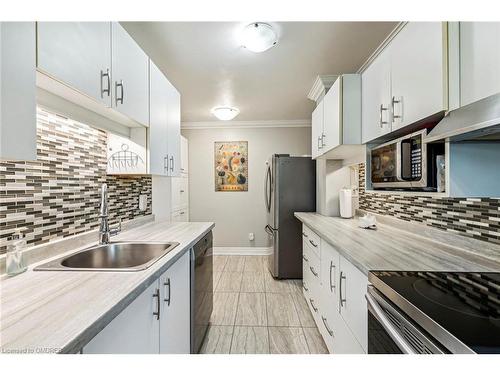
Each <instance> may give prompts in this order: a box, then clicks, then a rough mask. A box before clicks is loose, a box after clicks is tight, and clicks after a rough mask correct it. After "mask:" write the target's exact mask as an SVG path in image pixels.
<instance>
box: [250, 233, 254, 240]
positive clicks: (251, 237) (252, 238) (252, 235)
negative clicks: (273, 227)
mask: <svg viewBox="0 0 500 375" xmlns="http://www.w3.org/2000/svg"><path fill="white" fill-rule="evenodd" d="M248 239H249V240H250V241H253V240H255V234H253V233H248Z"/></svg>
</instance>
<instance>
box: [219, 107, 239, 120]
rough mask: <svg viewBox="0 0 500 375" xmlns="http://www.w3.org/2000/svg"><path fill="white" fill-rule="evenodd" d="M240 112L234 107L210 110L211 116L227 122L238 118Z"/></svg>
mask: <svg viewBox="0 0 500 375" xmlns="http://www.w3.org/2000/svg"><path fill="white" fill-rule="evenodd" d="M239 113H240V110H239V109H238V108H234V107H215V108H212V114H213V115H214V116H215V117H217V118H218V119H219V120H222V121H229V120H232V119H233V118H235V117H236V116H238V115H239Z"/></svg>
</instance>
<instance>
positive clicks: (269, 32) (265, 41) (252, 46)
mask: <svg viewBox="0 0 500 375" xmlns="http://www.w3.org/2000/svg"><path fill="white" fill-rule="evenodd" d="M240 43H241V45H242V46H243V47H245V48H247V49H249V50H250V51H252V52H264V51H266V50H268V49H269V48H271V47H272V46H274V45H276V43H278V34H276V32H275V31H274V29H273V27H272V26H271V25H268V24H267V23H262V22H254V23H251V24H250V25H247V26H246V27H245V28H244V29H243V30H242V31H241V34H240Z"/></svg>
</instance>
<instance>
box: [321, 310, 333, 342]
mask: <svg viewBox="0 0 500 375" xmlns="http://www.w3.org/2000/svg"><path fill="white" fill-rule="evenodd" d="M321 320H322V321H323V325H324V326H325V328H326V331H327V332H328V334H329V335H330V336H332V337H333V331H332V330H331V329H330V327H328V324H327V322H326V318H325V317H324V316H323V315H321Z"/></svg>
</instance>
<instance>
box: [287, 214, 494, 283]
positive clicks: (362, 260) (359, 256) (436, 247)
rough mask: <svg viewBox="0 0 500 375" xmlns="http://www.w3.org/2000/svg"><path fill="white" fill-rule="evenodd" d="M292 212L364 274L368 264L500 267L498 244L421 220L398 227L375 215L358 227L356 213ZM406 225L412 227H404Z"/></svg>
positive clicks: (413, 268)
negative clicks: (373, 221)
mask: <svg viewBox="0 0 500 375" xmlns="http://www.w3.org/2000/svg"><path fill="white" fill-rule="evenodd" d="M295 216H296V217H297V218H298V219H299V220H300V221H302V222H303V223H304V224H305V225H307V226H308V227H309V228H310V229H312V230H313V231H314V232H316V234H318V235H319V236H320V237H321V238H322V239H324V240H325V241H326V242H328V243H329V244H330V245H332V246H333V247H334V248H335V249H337V250H338V251H339V253H340V254H341V255H342V256H344V257H345V258H346V259H347V260H349V261H350V262H351V263H352V264H354V265H355V266H356V267H357V268H358V269H359V270H361V271H362V272H363V273H364V274H368V272H369V271H370V270H385V271H478V272H479V271H494V272H500V246H498V245H493V244H488V243H485V242H483V241H478V240H473V239H468V238H464V237H463V236H459V235H455V234H453V235H452V234H448V233H446V232H443V231H438V230H437V229H429V228H425V227H424V226H422V225H420V224H415V225H410V224H407V223H404V224H402V226H406V228H402V227H397V226H394V225H389V224H388V223H383V222H380V221H379V223H378V224H377V230H371V229H363V228H360V227H358V220H357V219H356V218H355V219H343V218H340V217H328V216H323V215H320V214H317V213H303V212H297V213H295ZM393 220H396V219H393ZM410 227H411V228H416V229H417V230H416V231H409V230H405V229H408V228H410ZM417 233H418V234H417Z"/></svg>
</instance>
